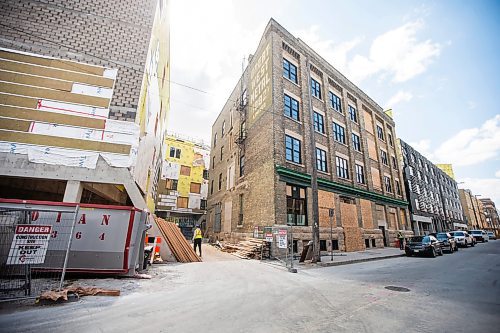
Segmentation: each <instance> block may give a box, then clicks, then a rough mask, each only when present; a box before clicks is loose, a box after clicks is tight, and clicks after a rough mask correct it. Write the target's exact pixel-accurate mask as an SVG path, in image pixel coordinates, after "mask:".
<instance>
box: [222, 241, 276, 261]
mask: <svg viewBox="0 0 500 333" xmlns="http://www.w3.org/2000/svg"><path fill="white" fill-rule="evenodd" d="M214 246H216V247H218V248H220V250H221V251H222V252H227V253H231V254H232V255H234V256H236V257H238V258H241V259H258V260H261V259H262V258H267V257H269V247H268V246H267V243H266V242H264V241H262V239H257V238H247V239H245V240H242V241H239V242H237V243H235V244H233V243H229V242H217V243H215V244H214Z"/></svg>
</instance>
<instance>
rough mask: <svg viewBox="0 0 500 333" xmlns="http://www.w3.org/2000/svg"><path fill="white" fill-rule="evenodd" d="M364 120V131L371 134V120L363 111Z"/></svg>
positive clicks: (369, 115)
mask: <svg viewBox="0 0 500 333" xmlns="http://www.w3.org/2000/svg"><path fill="white" fill-rule="evenodd" d="M363 114H364V120H365V129H366V130H367V131H368V132H370V133H371V134H373V118H372V115H371V114H370V113H369V112H366V111H365V110H363Z"/></svg>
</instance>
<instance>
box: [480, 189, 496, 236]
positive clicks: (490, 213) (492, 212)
mask: <svg viewBox="0 0 500 333" xmlns="http://www.w3.org/2000/svg"><path fill="white" fill-rule="evenodd" d="M479 201H481V203H482V204H483V212H484V216H485V219H486V226H485V228H486V230H488V231H492V232H494V233H495V234H496V236H497V237H498V236H499V230H500V217H499V216H498V210H497V208H496V206H495V203H494V202H493V200H491V199H490V198H484V199H479Z"/></svg>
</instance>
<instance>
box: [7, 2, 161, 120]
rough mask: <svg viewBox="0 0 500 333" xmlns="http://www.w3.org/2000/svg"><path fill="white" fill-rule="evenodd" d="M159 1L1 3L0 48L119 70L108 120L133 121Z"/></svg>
mask: <svg viewBox="0 0 500 333" xmlns="http://www.w3.org/2000/svg"><path fill="white" fill-rule="evenodd" d="M156 4H157V1H155V0H93V1H89V0H39V1H28V0H23V1H18V0H6V1H2V2H0V22H1V23H2V25H4V26H1V27H0V31H1V32H0V47H5V48H9V49H15V50H20V51H25V52H31V53H36V54H43V55H47V56H52V57H56V58H63V59H71V60H75V61H78V62H83V63H89V64H94V65H100V66H105V67H109V68H117V69H118V77H117V80H116V86H115V89H114V95H113V99H112V101H111V106H110V118H111V119H117V120H127V121H135V120H136V112H137V107H138V103H139V94H140V92H141V84H142V79H143V74H144V67H145V62H146V57H147V52H148V45H149V40H150V36H151V28H152V25H153V20H154V13H155V9H156Z"/></svg>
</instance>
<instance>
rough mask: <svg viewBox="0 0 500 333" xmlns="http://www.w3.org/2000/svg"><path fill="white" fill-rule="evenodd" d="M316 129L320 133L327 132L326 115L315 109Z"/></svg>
mask: <svg viewBox="0 0 500 333" xmlns="http://www.w3.org/2000/svg"><path fill="white" fill-rule="evenodd" d="M313 121H314V130H315V131H316V132H318V133H321V134H325V117H324V116H323V115H322V114H321V113H319V112H316V111H313Z"/></svg>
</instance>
